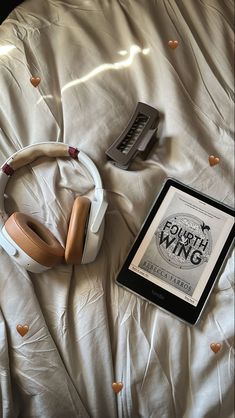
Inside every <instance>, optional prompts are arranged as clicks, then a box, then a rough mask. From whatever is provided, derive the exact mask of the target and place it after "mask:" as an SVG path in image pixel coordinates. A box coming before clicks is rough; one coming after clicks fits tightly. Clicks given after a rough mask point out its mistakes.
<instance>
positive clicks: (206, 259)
mask: <svg viewBox="0 0 235 418" xmlns="http://www.w3.org/2000/svg"><path fill="white" fill-rule="evenodd" d="M233 238H234V210H233V209H232V208H231V207H228V206H226V205H224V204H222V203H220V202H219V201H216V200H214V199H212V198H211V197H208V196H206V195H204V194H202V193H200V192H199V191H196V190H194V189H192V188H190V187H188V186H186V185H184V184H183V183H180V182H178V181H177V180H175V179H167V181H166V182H165V184H164V186H163V188H162V189H161V191H160V193H159V195H158V196H157V198H156V200H155V202H154V204H153V206H152V208H151V210H150V212H149V214H148V215H147V217H146V219H145V221H144V224H143V226H142V228H141V230H140V233H139V234H138V236H137V238H136V240H135V242H134V244H133V246H132V248H131V250H130V252H129V254H128V256H127V258H126V260H125V263H124V265H123V266H122V268H121V270H120V272H119V274H118V276H117V279H116V281H117V283H118V284H120V285H122V286H124V287H125V288H127V289H128V290H130V291H132V292H134V293H136V294H137V295H139V296H141V297H143V298H144V299H147V300H148V301H150V302H152V303H154V304H155V305H158V306H159V307H160V308H162V309H164V310H165V311H167V312H168V313H171V314H173V315H175V316H177V317H178V318H180V319H182V320H183V321H185V322H187V323H189V324H191V325H194V324H196V322H197V321H198V319H199V317H200V315H201V313H202V310H203V308H204V306H205V304H206V302H207V299H208V297H209V295H210V293H211V290H212V288H213V286H214V284H215V281H216V278H217V277H218V273H219V271H220V269H221V267H222V265H223V262H224V260H225V258H226V254H227V253H228V250H229V248H230V246H231V244H232V241H233Z"/></svg>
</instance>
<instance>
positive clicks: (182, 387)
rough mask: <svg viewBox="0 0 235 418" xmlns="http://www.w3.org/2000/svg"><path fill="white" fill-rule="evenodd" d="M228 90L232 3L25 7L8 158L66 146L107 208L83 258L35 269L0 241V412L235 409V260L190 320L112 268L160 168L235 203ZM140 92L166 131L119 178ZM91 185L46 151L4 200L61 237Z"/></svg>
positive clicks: (0, 132) (16, 16) (10, 29)
mask: <svg viewBox="0 0 235 418" xmlns="http://www.w3.org/2000/svg"><path fill="white" fill-rule="evenodd" d="M169 40H178V42H179V44H178V47H177V48H176V49H174V50H173V49H171V48H170V47H169V46H168V41H169ZM31 76H35V77H36V76H38V77H40V78H41V81H40V84H39V85H38V87H36V88H35V87H33V86H32V84H31V83H30V78H31ZM233 95H234V91H233V2H232V1H231V0H224V1H223V2H222V1H220V0H198V1H193V0H187V1H180V0H175V1H173V0H147V1H146V0H119V1H118V0H66V1H59V0H58V1H57V0H40V1H33V0H28V1H26V2H24V3H23V4H22V5H21V6H19V7H18V8H17V9H16V10H15V11H14V12H13V13H12V14H11V15H10V16H9V17H8V19H6V20H5V21H4V23H3V24H2V25H1V26H0V163H1V164H2V163H3V161H4V160H5V159H7V158H8V157H9V156H10V155H11V154H12V153H13V152H15V151H16V150H18V149H20V148H21V147H23V146H26V145H28V144H32V143H35V142H40V141H62V142H66V143H69V144H71V145H73V146H77V147H78V148H79V149H81V150H83V151H84V152H85V153H87V154H88V155H89V156H90V157H91V158H92V159H93V161H94V162H95V163H96V165H97V167H98V168H99V170H100V173H101V176H102V179H103V183H104V188H105V189H106V190H107V197H108V202H109V207H108V211H107V215H106V226H105V235H104V240H103V243H102V248H101V251H100V253H99V256H98V258H97V260H96V261H95V262H94V263H92V264H90V265H84V266H74V267H73V266H67V265H60V266H58V267H56V268H53V269H51V270H49V271H47V272H45V273H43V274H30V273H27V272H26V271H24V270H23V269H22V268H20V267H19V266H17V265H16V264H15V263H14V261H13V260H12V259H10V258H9V256H8V255H7V254H6V253H4V252H3V251H2V250H0V307H1V310H0V413H1V417H3V418H16V417H17V418H18V417H21V418H35V417H40V418H52V417H53V418H55V417H56V418H67V417H70V418H75V417H82V418H86V417H93V418H106V417H107V418H116V417H120V418H121V417H122V418H130V417H131V418H138V417H142V418H174V417H175V418H176V417H177V418H215V417H217V418H219V417H221V418H225V417H226V418H230V417H231V418H232V416H233V381H234V376H233V356H234V348H233V341H234V340H233V336H234V319H233V318H234V309H233V303H234V299H233V286H234V284H233V269H234V266H233V258H232V255H230V257H229V258H228V261H227V262H226V263H225V266H224V269H223V271H222V273H221V274H220V277H219V280H218V282H217V284H216V286H215V288H214V290H213V292H212V295H211V297H210V299H209V301H208V304H207V306H206V309H205V311H204V313H203V315H202V318H201V320H200V322H199V324H198V325H197V326H195V327H189V326H187V325H186V324H184V323H182V322H180V321H179V320H177V319H176V318H173V317H172V316H171V315H167V314H166V313H164V312H163V311H161V310H160V309H158V308H157V307H154V306H152V305H150V304H148V303H147V302H146V301H143V300H142V299H140V298H139V297H137V296H135V295H133V294H131V293H129V292H128V291H126V290H124V289H123V288H121V287H119V286H117V285H116V284H115V277H116V275H117V272H118V270H119V268H120V266H121V265H122V263H123V261H124V259H125V257H126V255H127V252H128V250H129V249H130V246H131V244H132V243H133V241H134V239H135V236H136V234H137V233H138V231H139V229H140V226H141V224H142V222H143V220H144V218H145V216H146V214H147V212H148V210H149V208H150V206H151V204H152V202H153V199H154V198H155V196H156V194H157V193H158V191H159V189H160V187H161V185H162V182H163V180H164V179H165V178H166V177H167V176H171V177H175V178H176V179H179V180H181V181H183V182H184V183H186V184H188V185H190V186H192V187H194V188H196V189H198V190H201V191H203V192H204V193H206V194H208V195H210V196H212V197H214V198H216V199H218V200H220V201H222V202H224V203H226V204H229V205H232V204H233V168H234V161H233V154H234V144H233V134H234V125H233V111H234V105H233V104H234V102H233V98H234V96H233ZM138 101H142V102H145V103H148V104H150V105H152V106H153V107H156V108H158V109H159V110H160V111H161V125H160V131H159V140H158V142H157V143H156V144H155V146H154V147H153V149H152V151H151V153H150V155H149V157H148V158H147V159H146V160H145V161H142V160H141V159H140V158H136V159H135V161H134V162H133V163H132V165H131V167H130V170H129V171H122V170H120V169H118V168H116V167H114V166H113V165H111V164H110V163H109V162H108V161H107V159H106V156H105V150H106V149H107V148H108V146H110V145H111V143H112V142H113V141H114V140H115V139H116V138H117V137H118V135H119V134H120V133H121V132H122V130H123V129H124V128H125V127H126V124H127V122H128V120H129V118H130V116H131V114H132V112H133V111H134V109H135V106H136V104H137V102H138ZM209 155H215V156H218V157H219V158H220V164H218V165H217V166H214V167H211V166H210V165H209V163H208V156H209ZM92 188H93V184H92V182H91V180H90V177H89V176H87V174H86V172H85V170H84V169H83V168H81V167H80V166H79V164H77V163H76V162H75V161H69V162H68V161H64V160H62V159H58V160H49V159H47V158H44V159H43V160H42V161H41V162H40V163H32V164H30V166H28V167H25V168H22V169H20V170H19V171H18V172H17V173H15V175H14V178H12V179H11V180H10V182H9V184H8V186H7V189H6V209H7V211H8V213H9V214H10V213H12V212H13V211H16V210H17V211H18V210H19V211H21V212H24V213H27V214H31V215H33V216H34V217H35V218H36V219H38V220H39V221H42V222H43V223H44V224H45V225H46V226H47V227H48V228H49V229H50V230H51V231H52V232H53V234H54V235H55V236H56V237H57V238H58V239H59V241H60V242H61V243H62V244H63V245H64V243H65V239H66V234H67V227H68V220H69V216H70V211H71V208H72V204H73V200H74V197H75V196H76V195H82V194H88V195H89V196H90V197H91V198H92V193H93V189H92ZM17 324H22V325H24V324H27V325H28V326H29V331H28V332H27V334H26V335H25V336H24V337H21V335H19V333H18V332H17V330H16V326H17ZM212 342H215V343H220V344H221V349H220V350H219V352H218V353H217V354H215V353H214V352H213V351H212V350H211V348H210V344H211V343H212ZM113 382H122V383H123V385H124V386H123V389H122V391H121V392H120V393H119V394H118V395H116V394H114V393H113V390H112V383H113Z"/></svg>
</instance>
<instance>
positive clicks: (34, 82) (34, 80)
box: [30, 77, 41, 87]
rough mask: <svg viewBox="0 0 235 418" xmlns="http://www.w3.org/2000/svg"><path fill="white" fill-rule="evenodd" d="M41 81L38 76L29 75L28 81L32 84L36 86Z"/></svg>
mask: <svg viewBox="0 0 235 418" xmlns="http://www.w3.org/2000/svg"><path fill="white" fill-rule="evenodd" d="M40 82H41V78H40V77H31V78H30V83H31V84H32V85H33V86H34V87H37V86H38V85H39V83H40Z"/></svg>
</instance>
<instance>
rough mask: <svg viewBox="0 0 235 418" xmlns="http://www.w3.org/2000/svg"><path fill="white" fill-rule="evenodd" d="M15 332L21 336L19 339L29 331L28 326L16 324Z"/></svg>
mask: <svg viewBox="0 0 235 418" xmlns="http://www.w3.org/2000/svg"><path fill="white" fill-rule="evenodd" d="M16 329H17V332H18V333H19V334H20V335H21V337H24V335H25V334H27V332H28V330H29V326H28V325H27V324H24V325H21V324H18V325H17V326H16Z"/></svg>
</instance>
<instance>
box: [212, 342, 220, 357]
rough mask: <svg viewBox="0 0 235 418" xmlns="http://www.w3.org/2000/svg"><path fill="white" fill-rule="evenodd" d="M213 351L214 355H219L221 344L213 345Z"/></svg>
mask: <svg viewBox="0 0 235 418" xmlns="http://www.w3.org/2000/svg"><path fill="white" fill-rule="evenodd" d="M210 347H211V350H212V351H214V353H215V354H216V353H218V352H219V351H220V349H221V344H220V343H211V345H210Z"/></svg>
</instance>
